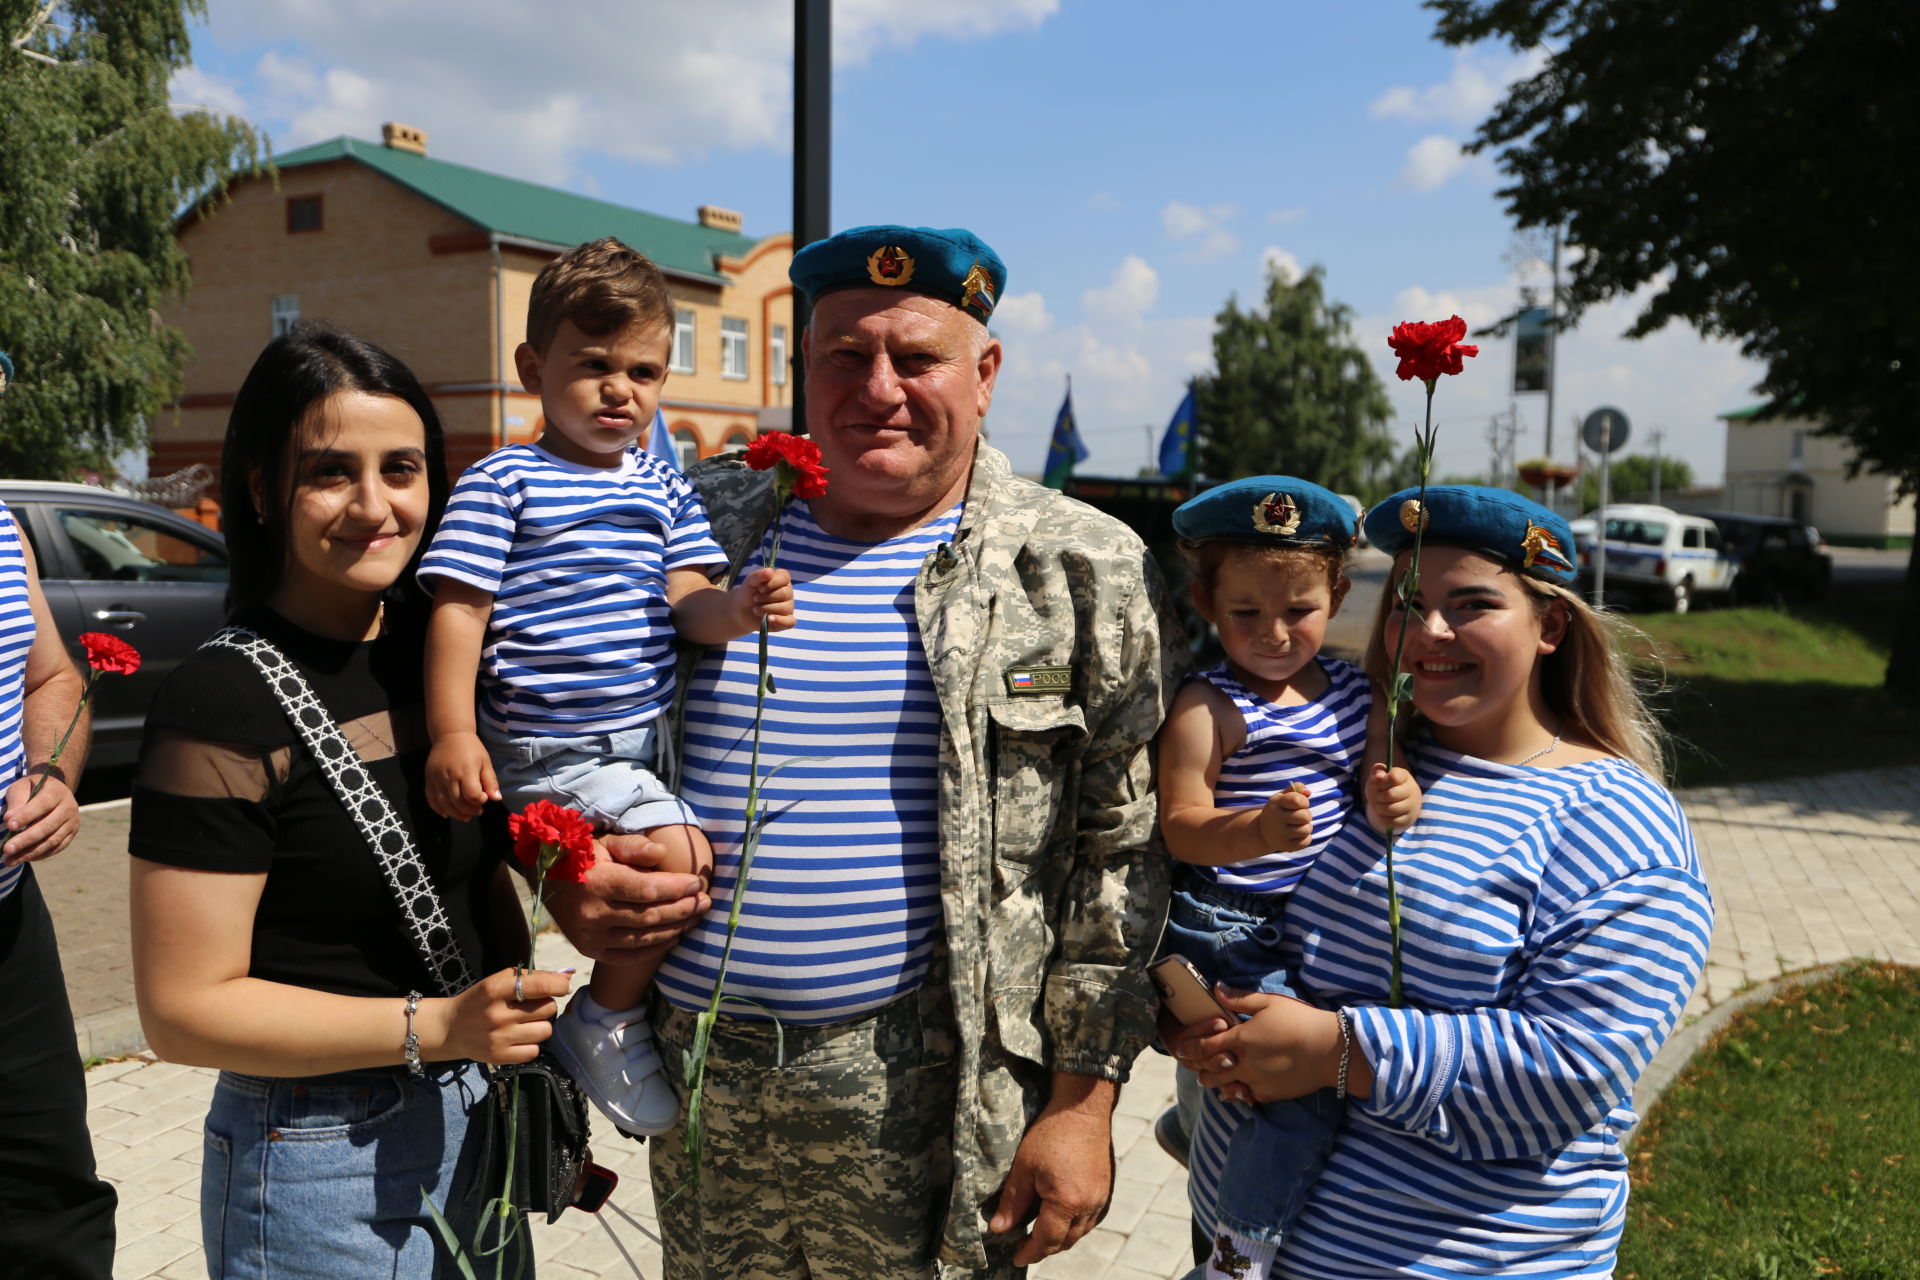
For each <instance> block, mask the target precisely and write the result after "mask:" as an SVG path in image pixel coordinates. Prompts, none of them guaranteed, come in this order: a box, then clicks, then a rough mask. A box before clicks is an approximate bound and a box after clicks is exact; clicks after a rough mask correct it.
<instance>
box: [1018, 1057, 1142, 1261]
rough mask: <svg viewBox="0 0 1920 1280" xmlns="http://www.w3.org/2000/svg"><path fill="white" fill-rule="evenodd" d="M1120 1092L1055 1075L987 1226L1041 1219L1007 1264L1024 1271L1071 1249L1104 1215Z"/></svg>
mask: <svg viewBox="0 0 1920 1280" xmlns="http://www.w3.org/2000/svg"><path fill="white" fill-rule="evenodd" d="M1119 1093H1120V1088H1119V1086H1118V1085H1116V1084H1115V1083H1114V1082H1113V1081H1111V1080H1102V1079H1099V1078H1097V1077H1095V1076H1083V1075H1067V1074H1065V1073H1056V1074H1055V1075H1054V1077H1053V1097H1052V1098H1051V1099H1049V1100H1048V1102H1047V1105H1046V1107H1045V1108H1043V1109H1042V1110H1041V1112H1040V1114H1039V1115H1038V1116H1037V1117H1035V1119H1034V1122H1033V1124H1032V1125H1031V1126H1030V1127H1029V1128H1028V1129H1027V1133H1026V1136H1025V1137H1024V1138H1022V1139H1020V1149H1019V1150H1018V1151H1017V1152H1015V1153H1014V1157H1013V1168H1012V1169H1011V1170H1010V1171H1009V1172H1008V1173H1007V1180H1006V1182H1005V1183H1004V1184H1002V1185H1001V1187H1000V1200H999V1203H998V1204H997V1205H996V1206H995V1208H994V1211H993V1218H992V1220H991V1221H990V1222H989V1223H988V1224H987V1225H988V1227H989V1229H990V1230H992V1231H994V1232H995V1233H1001V1232H1007V1231H1012V1230H1014V1229H1015V1228H1016V1227H1018V1226H1019V1225H1020V1224H1021V1223H1022V1222H1023V1221H1025V1219H1026V1216H1027V1214H1028V1212H1029V1211H1030V1210H1031V1209H1032V1207H1033V1205H1034V1202H1035V1200H1036V1199H1037V1200H1038V1201H1039V1212H1038V1213H1037V1214H1035V1216H1034V1219H1033V1226H1032V1228H1031V1229H1030V1230H1029V1231H1028V1232H1027V1233H1026V1235H1025V1236H1024V1237H1022V1239H1021V1240H1020V1245H1019V1247H1018V1248H1017V1249H1015V1250H1014V1254H1013V1263H1014V1265H1015V1266H1017V1267H1030V1266H1032V1265H1033V1264H1034V1263H1036V1262H1038V1261H1040V1260H1041V1259H1042V1258H1048V1257H1051V1256H1053V1255H1054V1254H1056V1253H1059V1252H1061V1251H1062V1250H1065V1249H1070V1248H1072V1247H1073V1245H1074V1243H1075V1242H1076V1241H1078V1240H1079V1239H1080V1237H1081V1236H1084V1235H1085V1234H1087V1232H1089V1231H1091V1230H1093V1229H1094V1227H1095V1226H1097V1225H1098V1224H1099V1222H1100V1219H1102V1218H1104V1217H1106V1215H1107V1205H1108V1203H1109V1202H1110V1201H1111V1199H1112V1197H1113V1104H1114V1100H1115V1099H1116V1098H1118V1097H1119Z"/></svg>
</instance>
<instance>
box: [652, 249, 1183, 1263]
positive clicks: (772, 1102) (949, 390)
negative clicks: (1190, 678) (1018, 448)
mask: <svg viewBox="0 0 1920 1280" xmlns="http://www.w3.org/2000/svg"><path fill="white" fill-rule="evenodd" d="M792 276H793V280H794V283H795V285H796V286H797V287H798V288H799V289H801V290H802V291H803V292H805V293H806V294H807V295H808V296H809V297H810V298H811V299H812V300H813V304H814V310H813V320H812V324H811V325H810V326H809V328H808V329H807V332H806V333H805V335H804V336H803V339H802V347H801V349H802V352H803V353H804V357H805V360H806V373H807V426H808V429H809V432H810V434H811V435H812V437H813V439H814V440H815V441H817V442H818V444H819V447H820V452H821V455H822V458H823V461H824V462H825V465H826V467H827V469H828V478H827V490H826V493H825V494H824V495H823V496H820V497H816V498H812V499H799V498H796V499H793V500H791V501H789V502H788V503H786V504H785V505H784V506H780V505H778V504H777V502H776V495H775V494H774V491H773V488H772V484H771V477H770V475H769V474H768V473H764V472H756V471H751V470H748V469H746V468H745V467H743V466H741V465H740V463H739V462H738V461H737V460H730V461H719V462H713V461H710V462H709V463H706V464H702V465H700V466H696V467H695V468H693V470H692V471H691V473H690V475H691V477H692V478H693V480H694V481H695V483H696V484H697V485H698V486H699V488H700V490H701V492H702V493H703V494H704V495H705V498H706V501H707V505H708V508H709V510H710V512H711V514H712V518H713V527H714V532H715V535H716V536H717V537H718V538H719V540H720V542H721V544H722V545H723V546H724V547H725V548H726V549H727V551H728V554H729V556H730V558H731V562H732V569H731V572H732V573H734V574H738V573H743V572H747V571H750V570H751V569H752V568H753V567H754V566H755V565H757V564H760V563H764V562H765V560H766V559H767V557H768V555H769V554H770V551H771V548H772V547H773V545H774V543H775V539H776V537H777V539H778V547H779V551H778V557H779V563H780V565H781V566H782V567H784V568H787V569H789V570H790V571H791V572H792V574H793V580H794V591H795V598H796V611H797V614H798V617H799V625H798V627H797V628H796V629H795V630H793V631H791V632H788V633H784V634H777V635H774V636H771V637H769V640H768V647H769V659H770V663H771V670H772V674H773V686H772V691H771V692H770V693H769V694H768V696H767V699H766V710H765V728H764V737H763V746H762V750H761V758H760V762H759V772H760V775H761V777H762V778H763V779H764V783H763V788H762V791H761V805H762V808H763V810H764V811H765V812H767V813H768V814H770V815H771V820H770V821H769V822H768V823H767V825H766V826H765V828H764V830H763V832H762V834H761V837H760V841H759V845H758V850H757V853H756V857H755V861H754V864H753V867H752V874H751V878H750V880H749V881H748V883H747V884H746V885H745V886H744V887H743V886H742V885H741V884H740V882H739V874H738V873H739V861H740V859H739V852H740V843H741V837H742V816H741V810H742V802H743V797H744V796H745V794H746V789H747V786H748V784H749V781H750V770H751V768H752V734H753V706H754V688H755V684H756V682H757V680H758V675H759V657H758V653H759V642H758V640H757V638H747V639H743V640H740V641H736V642H734V643H732V644H729V645H725V646H719V647H715V648H712V649H709V650H707V651H706V652H705V653H703V654H697V655H690V657H689V661H688V662H687V664H686V665H685V666H684V667H683V679H682V681H681V685H680V688H681V696H682V699H683V703H684V709H683V726H684V728H683V749H682V757H681V762H682V781H681V790H682V794H683V796H684V797H685V798H686V799H687V801H688V802H689V803H690V804H692V805H693V806H694V808H695V809H696V811H697V812H698V813H699V815H700V818H701V823H702V826H703V827H704V828H705V829H706V831H707V832H708V834H709V835H710V836H711V837H712V839H713V842H714V847H715V851H716V854H717V858H718V866H717V868H716V872H715V878H714V882H713V896H714V899H715V903H716V909H715V910H713V911H711V912H709V913H708V914H707V915H706V916H705V917H704V918H702V919H701V920H700V922H699V923H697V924H696V925H694V926H693V928H692V929H691V930H690V931H689V932H688V933H687V934H686V935H685V936H684V937H683V938H682V939H681V941H680V942H679V944H678V945H677V946H676V947H675V949H674V950H673V952H672V953H671V954H670V955H669V957H668V959H667V961H666V964H665V966H664V967H663V968H662V969H661V972H660V977H659V980H658V991H659V997H660V1000H659V1005H660V1008H659V1014H658V1017H657V1018H656V1026H657V1029H658V1033H659V1035H660V1037H661V1041H662V1049H663V1051H664V1052H665V1053H666V1055H667V1060H668V1061H669V1062H678V1061H681V1054H682V1052H683V1051H685V1050H686V1049H688V1048H689V1047H690V1046H691V1044H692V1040H693V1028H694V1022H695V1018H696V1015H697V1013H698V1011H699V1010H701V1009H703V1008H705V1007H706V1004H707V1001H708V998H709V996H710V993H711V991H712V989H713V983H714V979H715V975H716V972H717V966H718V958H719V954H720V951H721V949H722V947H723V946H724V945H725V943H726V914H727V912H726V907H727V906H728V905H729V904H730V901H731V899H732V897H733V896H734V895H735V894H739V895H741V900H742V906H741V919H740V926H739V930H738V933H737V936H736V937H735V940H734V945H733V952H732V956H731V960H730V962H729V968H728V971H727V975H726V993H727V996H728V1000H727V1003H726V1004H724V1005H723V1006H722V1017H721V1019H720V1022H719V1024H718V1026H717V1027H716V1029H715V1031H714V1034H713V1037H712V1041H711V1048H710V1057H709V1059H708V1065H707V1075H706V1081H707V1083H706V1092H705V1096H704V1099H703V1107H702V1112H701V1119H702V1125H701V1128H702V1130H703V1132H702V1133H701V1134H700V1135H699V1140H700V1141H699V1147H700V1150H699V1159H698V1162H697V1166H696V1162H695V1161H694V1160H693V1159H692V1158H690V1157H689V1156H688V1155H687V1154H686V1153H685V1152H684V1151H683V1148H682V1144H683V1139H684V1137H685V1134H684V1132H683V1131H681V1130H676V1131H675V1132H673V1133H670V1134H668V1135H666V1136H665V1137H663V1138H661V1139H659V1140H657V1142H656V1145H655V1146H654V1148H653V1152H654V1154H653V1177H654V1185H655V1187H656V1188H657V1190H658V1193H659V1195H660V1196H661V1197H662V1199H663V1203H664V1201H665V1198H666V1197H668V1196H669V1195H673V1196H676V1197H677V1198H676V1199H675V1200H674V1201H673V1203H672V1205H671V1207H670V1208H663V1211H662V1213H661V1227H662V1232H663V1235H664V1237H665V1241H666V1263H667V1267H666V1273H667V1275H668V1276H669V1277H670V1278H672V1280H690V1278H692V1277H707V1278H713V1280H718V1278H719V1277H726V1278H727V1280H744V1278H747V1277H760V1278H779V1280H786V1278H788V1277H791V1278H793V1280H800V1278H802V1277H812V1278H814V1280H821V1278H825V1277H835V1278H838V1280H878V1278H880V1277H886V1278H887V1280H898V1278H902V1277H921V1276H924V1277H933V1276H982V1277H986V1276H1005V1275H1014V1274H1017V1273H1018V1272H1019V1271H1020V1270H1021V1269H1022V1268H1024V1267H1025V1266H1027V1265H1028V1264H1031V1263H1033V1262H1036V1261H1038V1260H1039V1259H1040V1258H1042V1257H1045V1256H1047V1255H1049V1254H1052V1253H1055V1252H1058V1251H1059V1250H1061V1249H1065V1248H1067V1247H1069V1246H1071V1245H1072V1244H1073V1243H1074V1241H1076V1240H1078V1239H1079V1238H1080V1237H1081V1236H1082V1235H1084V1234H1085V1233H1086V1232H1087V1231H1088V1230H1090V1229H1091V1228H1092V1227H1093V1225H1094V1224H1095V1223H1097V1222H1098V1221H1099V1219H1100V1217H1101V1215H1102V1214H1103V1213H1104V1212H1105V1208H1106V1205H1107V1201H1108V1197H1109V1195H1110V1192H1111V1189H1112V1170H1113V1154H1112V1141H1111V1117H1112V1111H1113V1106H1114V1101H1115V1098H1116V1096H1117V1091H1118V1088H1119V1084H1120V1082H1121V1081H1123V1080H1124V1079H1125V1078H1126V1076H1127V1071H1128V1068H1129V1066H1130V1064H1131V1063H1132V1061H1133V1059H1134V1057H1135V1056H1136V1055H1137V1054H1138V1052H1139V1051H1140V1049H1141V1048H1142V1046H1143V1045H1145V1043H1146V1042H1147V1040H1148V1038H1149V1037H1150V1036H1151V1035H1152V1033H1153V1024H1154V1012H1155V1006H1156V1000H1155V996H1154V993H1153V989H1152V986H1151V984H1150V982H1149V980H1148V978H1147V975H1146V971H1145V966H1146V962H1147V961H1148V960H1149V959H1150V958H1151V955H1152V952H1153V948H1154V944H1155V941H1156V940H1157V938H1158V936H1159V933H1160V929H1161V925H1162V921H1163V919H1164V917H1165V912H1166V900H1167V879H1168V860H1167V858H1166V856H1165V854H1164V853H1161V852H1158V851H1156V850H1154V849H1151V848H1150V847H1149V846H1150V844H1151V843H1152V838H1153V830H1154V799H1153V793H1152V790H1151V785H1150V778H1149V769H1148V752H1147V744H1148V742H1149V740H1150V739H1151V738H1152V736H1153V733H1154V730H1155V729H1156V728H1157V727H1158V725H1159V723H1160V720H1161V717H1162V715H1163V713H1164V708H1165V705H1166V702H1167V700H1168V699H1169V698H1170V697H1171V694H1172V691H1173V689H1174V687H1175V685H1176V684H1177V683H1178V680H1179V675H1180V672H1181V669H1182V667H1183V665H1184V662H1185V651H1184V642H1183V640H1182V633H1181V631H1180V628H1179V625H1178V623H1177V621H1175V620H1174V618H1173V617H1172V615H1171V614H1170V613H1169V612H1168V611H1167V608H1166V600H1165V593H1164V590H1163V587H1162V585H1161V583H1160V581H1159V579H1158V577H1157V575H1156V574H1155V572H1154V569H1153V567H1152V563H1151V561H1150V560H1149V559H1148V556H1147V554H1146V551H1145V549H1144V547H1143V546H1142V545H1141V542H1140V540H1139V539H1138V538H1137V537H1135V536H1134V534H1133V533H1132V532H1131V531H1129V530H1128V529H1126V528H1125V527H1124V526H1122V525H1120V524H1118V523H1117V522H1115V521H1113V520H1111V519H1109V518H1107V517H1105V516H1103V515H1100V514H1099V513H1097V512H1095V511H1093V510H1092V509H1090V508H1088V507H1086V506H1084V505H1082V504H1080V503H1077V502H1074V501H1072V500H1071V499H1068V498H1065V497H1063V496H1061V495H1059V494H1057V493H1054V492H1052V491H1050V490H1047V489H1044V488H1042V487H1040V486H1039V485H1036V484H1033V483H1030V482H1028V481H1025V480H1020V479H1017V478H1015V477H1014V476H1013V474H1012V473H1011V470H1010V469H1009V467H1008V464H1007V459H1006V457H1005V456H1004V455H1002V454H1001V453H1000V452H999V451H997V450H995V449H993V448H991V447H990V446H988V445H987V444H986V443H985V442H984V441H983V440H982V438H981V423H982V421H983V420H984V419H985V417H986V415H987V410H988V408H989V406H990V405H991V403H992V400H993V391H994V384H995V381H996V379H997V377H998V375H999V372H1000V363H1001V347H1000V343H999V342H998V341H997V340H996V339H995V338H994V336H993V334H992V332H991V331H990V330H989V328H988V321H989V319H990V318H991V316H992V314H993V309H994V306H995V304H996V302H997V300H998V299H999V298H1000V297H1001V296H1002V294H1003V292H1004V290H1005V287H1006V270H1005V268H1004V267H1003V266H1002V265H1001V262H1000V259H999V258H998V256H996V255H995V254H994V252H993V251H992V250H991V249H990V248H988V247H987V246H986V245H985V244H983V243H982V242H981V241H980V240H979V239H978V238H977V237H975V236H973V235H972V234H970V233H968V232H965V231H940V230H932V229H928V228H920V227H893V226H886V227H860V228H857V229H855V230H852V231H847V232H843V233H841V234H840V235H837V236H834V237H833V238H832V239H830V240H826V241H822V242H820V243H818V244H814V245H810V246H808V247H807V248H806V249H804V250H802V251H801V252H800V253H799V254H797V255H796V256H795V258H794V262H793V268H792ZM1163 636H1164V637H1165V638H1166V640H1167V643H1166V644H1165V645H1164V646H1163V644H1162V638H1163ZM776 766H778V767H779V772H778V773H777V774H771V775H770V772H769V771H770V770H772V769H774V768H775V767H776ZM658 918H659V917H658V916H648V917H646V919H645V920H644V921H642V920H640V919H639V918H638V917H637V916H636V917H634V922H635V927H644V925H645V924H650V923H652V922H653V921H654V920H656V919H658ZM683 1101H684V1100H683Z"/></svg>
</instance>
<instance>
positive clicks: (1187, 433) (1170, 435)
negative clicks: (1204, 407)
mask: <svg viewBox="0 0 1920 1280" xmlns="http://www.w3.org/2000/svg"><path fill="white" fill-rule="evenodd" d="M1192 448H1193V388H1192V387H1191V386H1189V387H1188V388H1187V394H1186V396H1185V397H1184V398H1182V399H1181V401H1180V407H1179V408H1178V409H1175V410H1174V411H1173V421H1172V422H1169V423H1168V424H1167V434H1165V435H1163V436H1161V437H1160V474H1161V475H1163V476H1181V475H1185V474H1186V473H1187V455H1188V450H1190V449H1192Z"/></svg>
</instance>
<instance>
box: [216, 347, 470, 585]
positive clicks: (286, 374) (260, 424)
mask: <svg viewBox="0 0 1920 1280" xmlns="http://www.w3.org/2000/svg"><path fill="white" fill-rule="evenodd" d="M343 391H359V392H363V393H365V394H367V395H374V396H392V397H394V398H395V399H397V400H402V401H405V402H406V404H407V406H408V407H409V408H411V409H412V410H413V411H414V412H415V413H417V414H419V415H420V423H421V425H422V426H423V427H424V428H425V429H426V455H427V459H426V468H427V498H428V502H427V523H426V527H425V529H423V530H422V532H421V537H420V545H419V547H417V548H416V549H415V550H414V553H413V559H412V560H410V561H408V563H407V567H406V569H405V571H404V572H402V573H401V575H400V578H399V580H398V581H397V582H395V583H394V585H393V587H392V588H390V589H389V591H388V593H387V594H388V598H389V600H390V601H391V602H392V603H395V604H405V603H419V593H418V588H417V587H415V586H414V570H415V569H416V568H418V567H419V561H420V556H421V554H422V553H423V552H424V551H425V550H426V547H427V540H428V539H429V538H430V537H432V535H433V530H434V528H435V527H436V526H438V524H439V523H440V513H441V512H442V511H444V510H445V509H446V505H447V457H446V455H447V450H446V440H445V438H444V436H443V434H442V432H441V429H440V415H439V414H437V413H435V412H434V409H433V402H432V401H431V400H429V399H428V398H427V393H426V391H425V389H424V388H422V387H421V385H420V380H419V379H418V378H416V377H414V376H413V372H412V371H411V370H410V369H408V368H407V366H406V365H404V364H402V363H400V361H399V360H398V359H396V358H395V357H394V356H392V355H391V354H389V353H388V352H386V351H384V350H382V349H381V348H379V347H376V346H375V345H373V344H372V343H371V342H368V341H366V340H365V339H364V338H356V337H354V336H353V335H352V334H350V333H345V332H342V331H341V330H339V329H334V328H331V327H329V326H327V325H325V324H319V323H315V322H312V321H301V322H300V323H298V324H296V325H294V326H293V328H291V329H290V330H288V331H287V332H286V333H285V334H282V335H281V336H280V337H278V338H275V339H274V340H273V341H272V342H269V343H268V344H267V346H266V349H265V350H264V351H262V352H261V353H260V357H259V359H257V360H255V361H254V362H253V368H252V369H250V370H248V371H247V379H246V381H245V382H243V383H241V384H240V394H239V395H237V396H235V397H234V401H233V413H232V415H231V416H229V417H228V419H227V437H226V442H225V443H224V444H223V445H222V446H221V449H220V510H221V516H220V519H221V525H222V528H223V529H224V531H225V533H226V538H227V555H228V558H229V560H230V561H231V562H232V578H231V580H230V585H229V587H228V591H227V607H228V608H229V609H230V610H232V609H238V608H240V607H241V606H243V605H249V604H257V603H259V602H261V601H264V600H265V599H267V597H269V596H271V595H272V594H273V592H274V590H275V588H277V587H278V586H279V585H280V578H281V575H282V574H284V573H285V572H286V567H287V508H288V506H289V504H290V503H291V502H292V498H293V468H292V467H291V466H290V465H289V461H290V458H291V457H292V456H293V454H294V452H295V450H296V448H297V444H298V440H299V436H300V432H301V430H302V429H303V428H305V427H306V426H307V425H308V424H309V423H310V422H314V421H316V419H315V418H314V411H315V410H316V409H317V408H318V406H319V405H320V404H321V402H323V401H324V400H326V399H327V398H328V397H329V396H332V395H337V394H338V393H340V392H343ZM256 477H257V478H258V483H257V484H256V483H255V478H256ZM256 492H257V493H258V495H259V500H258V503H256V501H255V493H256Z"/></svg>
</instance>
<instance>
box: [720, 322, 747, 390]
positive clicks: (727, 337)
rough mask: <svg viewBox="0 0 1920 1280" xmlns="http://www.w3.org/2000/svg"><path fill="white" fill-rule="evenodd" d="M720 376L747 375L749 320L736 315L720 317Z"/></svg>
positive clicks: (739, 376) (741, 376) (742, 376)
mask: <svg viewBox="0 0 1920 1280" xmlns="http://www.w3.org/2000/svg"><path fill="white" fill-rule="evenodd" d="M720 376H721V377H723V378H744V377H746V376H747V322H746V321H745V320H741V319H739V318H738V317H736V316H722V317H720Z"/></svg>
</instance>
